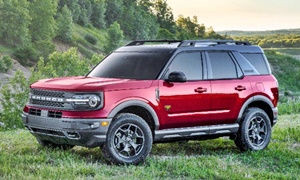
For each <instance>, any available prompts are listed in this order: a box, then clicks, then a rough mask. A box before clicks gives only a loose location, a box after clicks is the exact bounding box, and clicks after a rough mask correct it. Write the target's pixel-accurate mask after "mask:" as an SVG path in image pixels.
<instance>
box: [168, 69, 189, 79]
mask: <svg viewBox="0 0 300 180" xmlns="http://www.w3.org/2000/svg"><path fill="white" fill-rule="evenodd" d="M166 81H167V82H186V76H185V74H184V73H183V72H180V71H174V72H171V73H170V74H169V76H168V79H167V80H166Z"/></svg>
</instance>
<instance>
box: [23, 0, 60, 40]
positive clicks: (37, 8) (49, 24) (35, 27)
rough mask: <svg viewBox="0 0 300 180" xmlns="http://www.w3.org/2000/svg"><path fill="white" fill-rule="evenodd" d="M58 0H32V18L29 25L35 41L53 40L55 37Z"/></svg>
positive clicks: (30, 7) (30, 8)
mask: <svg viewBox="0 0 300 180" xmlns="http://www.w3.org/2000/svg"><path fill="white" fill-rule="evenodd" d="M57 1H58V0H32V1H31V3H30V6H29V10H30V16H31V18H32V20H31V24H30V26H29V29H30V33H31V38H32V41H33V42H37V41H46V42H47V41H48V42H49V41H51V40H52V39H53V38H54V37H55V29H56V23H55V19H54V16H55V15H56V10H57Z"/></svg>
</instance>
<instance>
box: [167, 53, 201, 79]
mask: <svg viewBox="0 0 300 180" xmlns="http://www.w3.org/2000/svg"><path fill="white" fill-rule="evenodd" d="M174 71H181V72H183V73H184V74H185V76H186V79H187V80H188V81H189V80H201V79H202V76H203V75H202V74H203V73H202V61H201V53H200V52H182V53H179V54H177V55H176V56H175V58H174V59H173V61H172V62H171V64H170V66H169V67H168V72H167V73H166V75H165V77H164V78H165V79H166V78H167V77H168V75H169V74H170V73H171V72H174Z"/></svg>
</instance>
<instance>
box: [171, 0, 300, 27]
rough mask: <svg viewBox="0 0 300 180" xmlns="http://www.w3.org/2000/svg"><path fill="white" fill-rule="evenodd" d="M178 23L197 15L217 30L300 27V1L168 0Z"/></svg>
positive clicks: (200, 20) (202, 21)
mask: <svg viewBox="0 0 300 180" xmlns="http://www.w3.org/2000/svg"><path fill="white" fill-rule="evenodd" d="M167 3H168V5H169V6H170V7H171V8H172V11H173V14H174V17H175V20H176V19H177V17H178V15H180V14H182V15H183V16H184V17H187V16H190V17H193V16H197V17H198V21H199V24H202V23H203V24H204V25H205V26H206V27H210V26H212V27H213V29H214V30H215V31H221V30H247V31H256V30H259V31H264V30H277V29H294V28H300V0H167Z"/></svg>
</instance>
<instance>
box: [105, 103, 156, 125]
mask: <svg viewBox="0 0 300 180" xmlns="http://www.w3.org/2000/svg"><path fill="white" fill-rule="evenodd" d="M130 106H139V107H142V108H144V109H146V110H147V111H148V112H149V113H150V114H151V116H152V117H153V119H154V124H155V130H158V129H159V120H158V116H157V114H156V112H155V111H154V109H153V108H152V107H151V106H150V105H149V104H147V103H146V102H144V101H141V100H128V101H125V102H122V103H120V104H118V105H117V106H116V107H114V108H113V110H112V111H110V113H109V114H108V117H109V118H113V117H115V116H116V115H117V114H118V112H120V111H121V110H122V109H124V108H127V107H130Z"/></svg>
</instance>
